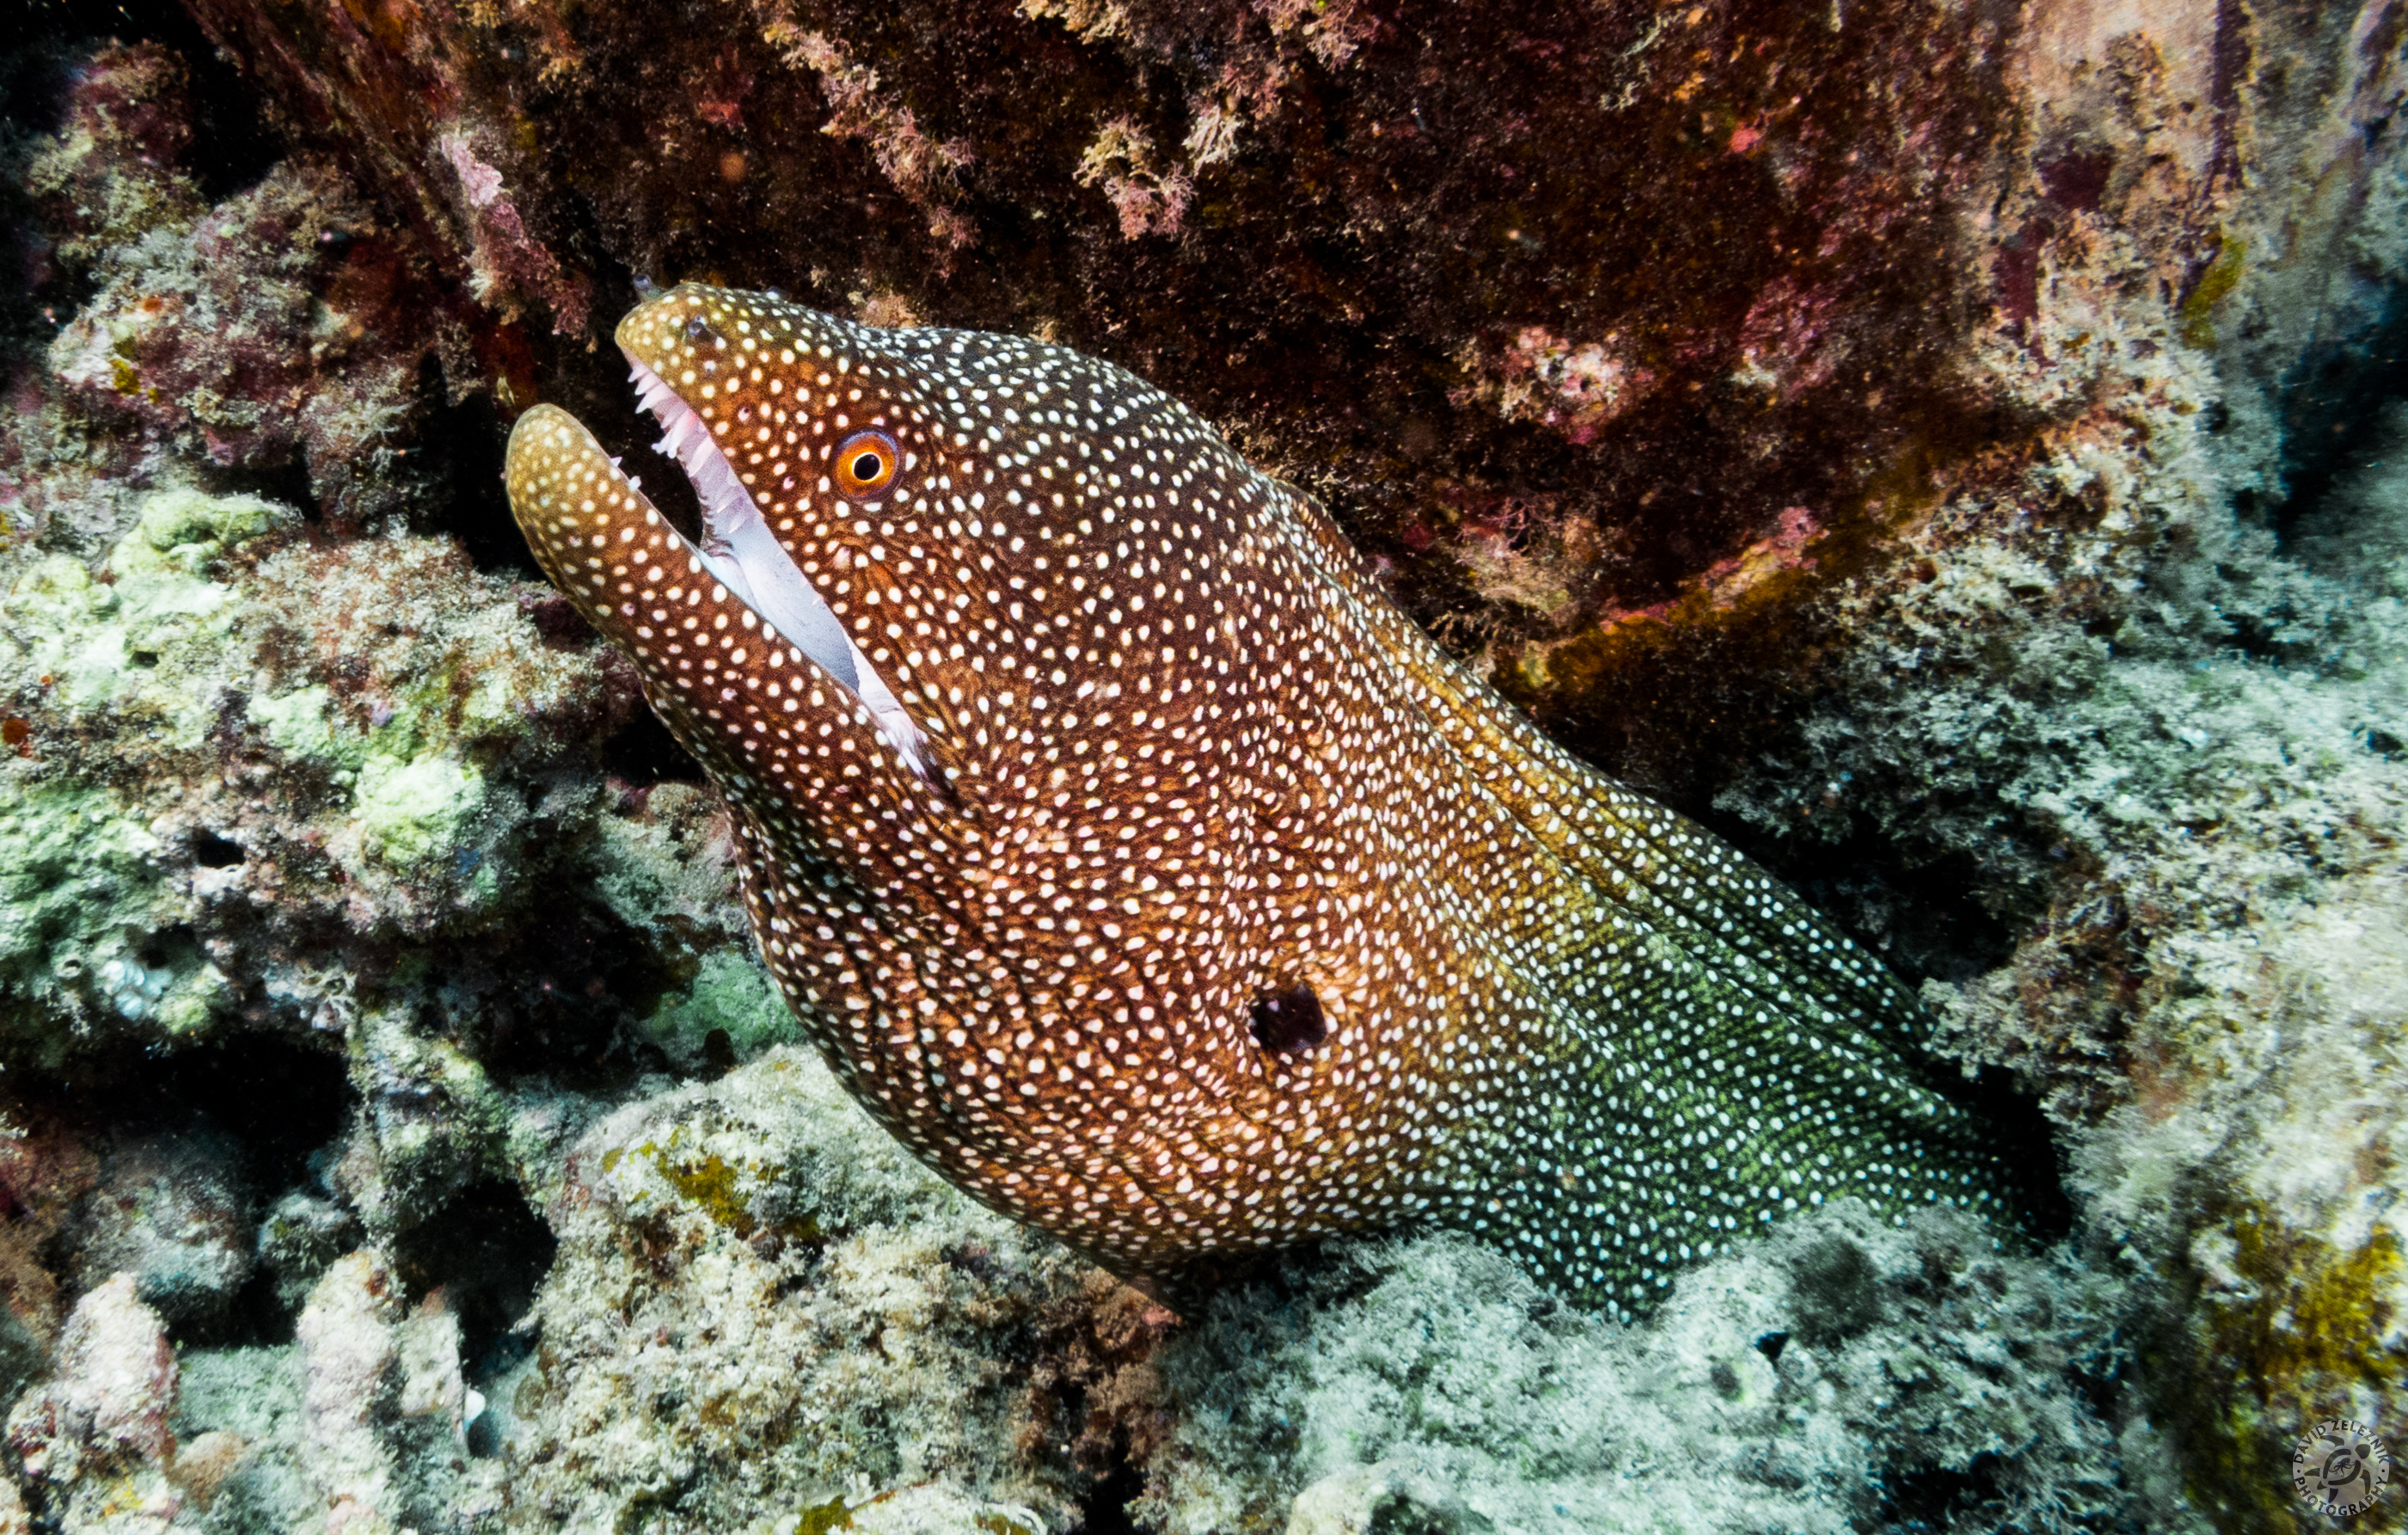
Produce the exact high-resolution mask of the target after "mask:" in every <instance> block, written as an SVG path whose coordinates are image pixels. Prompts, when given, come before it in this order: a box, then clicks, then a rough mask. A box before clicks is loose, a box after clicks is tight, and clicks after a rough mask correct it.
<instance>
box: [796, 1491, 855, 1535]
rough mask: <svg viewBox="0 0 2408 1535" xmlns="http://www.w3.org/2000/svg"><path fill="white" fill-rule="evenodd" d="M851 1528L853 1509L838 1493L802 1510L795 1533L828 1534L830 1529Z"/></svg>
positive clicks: (804, 1534) (809, 1534)
mask: <svg viewBox="0 0 2408 1535" xmlns="http://www.w3.org/2000/svg"><path fill="white" fill-rule="evenodd" d="M851 1528H853V1510H852V1509H851V1508H850V1507H848V1506H847V1505H846V1503H845V1500H844V1495H843V1494H841V1493H839V1494H838V1495H837V1496H836V1497H834V1498H831V1499H828V1500H827V1501H826V1502H824V1503H814V1504H812V1505H811V1506H810V1507H809V1508H807V1509H805V1510H803V1512H802V1516H801V1519H800V1522H798V1523H797V1524H796V1526H795V1535H828V1531H829V1530H832V1529H851Z"/></svg>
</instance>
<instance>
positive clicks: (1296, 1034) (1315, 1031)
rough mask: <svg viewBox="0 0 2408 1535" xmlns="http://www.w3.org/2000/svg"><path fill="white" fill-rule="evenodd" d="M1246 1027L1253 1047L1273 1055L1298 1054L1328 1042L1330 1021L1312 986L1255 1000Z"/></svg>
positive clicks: (1294, 988) (1296, 987) (1295, 987)
mask: <svg viewBox="0 0 2408 1535" xmlns="http://www.w3.org/2000/svg"><path fill="white" fill-rule="evenodd" d="M1248 1027H1249V1031H1250V1032H1252V1033H1253V1035H1254V1043H1256V1044H1258V1045H1261V1046H1262V1047H1263V1048H1264V1049H1265V1050H1268V1051H1269V1052H1270V1053H1271V1054H1274V1055H1294V1054H1300V1053H1302V1052H1304V1051H1307V1050H1310V1049H1312V1047H1313V1046H1314V1045H1317V1044H1319V1043H1320V1042H1321V1041H1322V1040H1326V1039H1327V1038H1329V1018H1328V1016H1327V1015H1326V1013H1324V1012H1323V1011H1321V998H1320V997H1315V996H1314V995H1313V994H1312V987H1311V986H1301V985H1299V986H1293V987H1290V988H1289V989H1288V990H1286V991H1283V992H1274V993H1272V994H1271V995H1270V996H1269V997H1257V998H1256V999H1255V1001H1254V1020H1253V1022H1252V1023H1251V1024H1250V1025H1249V1026H1248Z"/></svg>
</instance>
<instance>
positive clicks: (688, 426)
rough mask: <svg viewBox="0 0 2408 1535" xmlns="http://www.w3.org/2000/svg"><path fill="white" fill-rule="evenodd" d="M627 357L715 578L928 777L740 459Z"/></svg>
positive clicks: (885, 692) (898, 717)
mask: <svg viewBox="0 0 2408 1535" xmlns="http://www.w3.org/2000/svg"><path fill="white" fill-rule="evenodd" d="M621 350H622V351H626V349H625V348H624V347H623V348H621ZM626 356H627V362H628V365H629V366H630V368H631V369H632V371H630V372H629V373H628V375H627V379H628V381H629V382H630V383H633V384H634V385H635V386H636V391H637V394H636V404H637V406H638V408H639V409H643V410H645V411H647V412H649V413H650V414H651V415H652V419H653V420H655V421H657V422H658V423H660V425H661V439H660V441H659V442H657V443H655V444H654V445H653V446H654V447H655V448H656V449H657V450H658V451H659V452H663V453H666V454H667V455H668V456H669V457H671V458H673V459H675V460H676V461H677V465H678V467H680V468H681V469H683V470H684V471H685V477H686V479H687V481H689V482H691V483H692V484H693V486H694V493H695V498H696V499H697V500H699V501H700V502H701V503H702V524H703V539H702V545H701V547H700V548H699V549H697V550H695V553H696V554H697V555H698V556H699V557H700V558H701V560H702V562H703V564H704V566H705V567H707V568H709V570H710V574H711V576H712V578H713V579H715V580H716V581H718V582H719V583H720V584H721V585H723V586H724V587H726V588H727V589H728V590H729V591H730V592H732V593H734V594H735V595H736V596H737V598H738V600H739V601H741V602H742V603H743V604H744V605H745V606H746V607H747V608H750V609H752V610H753V614H754V616H756V617H758V618H759V619H760V620H761V622H762V623H763V624H767V625H768V626H769V627H770V628H772V629H773V630H775V631H776V632H777V633H778V634H779V635H781V637H783V638H785V640H786V642H787V643H788V644H790V645H792V646H794V647H795V648H796V650H799V651H801V652H802V653H804V654H806V655H808V656H810V658H811V659H812V660H814V661H816V662H818V663H819V664H820V667H821V668H822V669H824V671H826V672H827V673H828V675H829V676H831V677H833V678H835V679H836V680H837V681H839V682H841V683H843V684H844V685H845V686H846V687H847V688H849V689H851V690H852V691H853V694H854V696H857V697H859V698H860V699H861V701H862V703H863V704H865V705H866V706H867V708H868V710H869V712H870V715H871V717H872V718H874V719H876V720H877V722H878V727H879V730H880V731H881V732H882V734H883V735H884V736H885V737H886V739H887V740H888V741H890V742H891V743H893V745H894V747H895V750H896V752H898V753H901V754H902V757H903V760H904V762H905V763H906V764H908V765H909V766H910V768H911V770H912V771H913V772H914V773H917V774H918V775H919V776H920V777H921V778H922V779H923V780H925V779H927V777H928V764H927V753H926V747H927V739H926V738H925V736H923V735H922V734H921V732H920V727H919V726H918V725H917V724H913V723H912V720H911V717H910V715H909V714H907V713H905V712H904V710H903V705H902V703H901V702H900V701H899V700H897V699H896V696H895V694H894V692H893V690H891V689H890V688H888V687H887V685H886V681H885V679H883V678H882V677H880V676H879V675H878V672H877V670H876V669H875V668H874V667H871V666H870V664H869V658H868V657H867V656H866V655H864V654H863V653H861V647H860V646H859V645H856V644H854V643H853V637H852V635H850V634H849V633H847V632H846V630H845V627H844V625H843V624H842V623H841V622H839V620H838V618H837V616H836V614H835V613H834V612H833V611H831V610H829V608H828V605H827V601H826V599H825V598H824V597H822V596H821V595H819V593H818V592H817V591H815V590H813V589H812V586H811V583H810V581H808V580H806V579H805V578H804V576H803V573H802V571H801V570H799V569H798V568H796V565H795V561H794V556H792V555H791V554H789V553H787V552H786V550H785V547H784V546H783V545H781V544H780V543H779V542H778V540H777V537H776V536H775V535H774V534H772V533H771V532H770V531H769V524H768V523H767V521H765V520H764V519H763V518H762V516H761V509H760V506H759V505H758V504H757V503H756V502H754V501H753V493H752V492H751V491H748V490H746V489H745V488H744V482H743V481H742V480H740V479H738V476H737V473H736V466H734V465H732V464H730V463H728V462H727V455H726V454H725V453H724V452H720V449H719V444H718V442H717V441H716V440H715V439H714V438H712V437H711V435H710V427H708V426H706V425H705V424H703V421H702V418H701V417H700V416H699V415H697V414H695V410H694V409H693V408H692V407H691V406H689V405H687V404H686V403H685V401H684V400H682V399H681V398H679V396H678V393H677V391H675V390H674V389H671V388H670V387H669V386H668V384H667V381H665V380H663V379H662V378H661V376H660V375H659V374H657V373H654V372H653V371H652V369H651V368H649V367H647V366H644V363H643V361H642V359H640V358H638V356H636V354H635V353H634V352H633V351H627V352H626Z"/></svg>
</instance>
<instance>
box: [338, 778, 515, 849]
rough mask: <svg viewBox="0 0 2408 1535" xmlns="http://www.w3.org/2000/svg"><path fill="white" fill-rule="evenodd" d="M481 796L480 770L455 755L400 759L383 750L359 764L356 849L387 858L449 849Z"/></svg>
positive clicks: (474, 817) (480, 805)
mask: <svg viewBox="0 0 2408 1535" xmlns="http://www.w3.org/2000/svg"><path fill="white" fill-rule="evenodd" d="M484 799H485V779H484V775H483V774H482V773H480V772H479V771H478V770H477V768H475V767H473V766H471V765H470V764H467V763H465V762H462V761H460V760H459V759H458V758H456V757H452V756H450V755H443V754H429V755H426V756H421V757H413V758H411V759H409V761H406V762H405V761H402V760H399V759H397V758H394V757H390V756H385V755H382V754H379V755H375V756H371V757H369V758H367V759H366V761H365V762H364V763H363V764H362V765H361V767H360V774H359V783H358V787H357V792H356V796H355V797H354V798H353V801H352V822H353V824H354V825H357V826H358V827H359V829H360V842H361V849H362V851H363V852H364V853H366V854H367V855H369V856H370V857H375V858H380V859H382V860H383V861H385V862H387V863H391V864H409V863H414V862H416V861H418V860H420V859H423V858H425V857H427V856H428V855H430V854H437V853H445V854H449V853H451V852H452V851H453V850H454V849H455V848H456V847H457V845H458V844H459V842H460V840H461V838H462V836H463V834H464V833H465V832H466V830H467V829H468V828H469V827H470V826H471V825H474V823H475V822H476V820H477V818H478V815H479V812H480V811H481V810H482V809H483V806H484Z"/></svg>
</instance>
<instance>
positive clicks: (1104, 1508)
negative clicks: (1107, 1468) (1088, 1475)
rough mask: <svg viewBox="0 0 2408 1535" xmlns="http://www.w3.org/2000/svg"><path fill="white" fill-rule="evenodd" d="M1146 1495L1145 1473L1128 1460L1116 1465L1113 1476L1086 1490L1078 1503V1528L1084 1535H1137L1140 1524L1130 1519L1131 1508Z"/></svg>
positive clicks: (1112, 1471)
mask: <svg viewBox="0 0 2408 1535" xmlns="http://www.w3.org/2000/svg"><path fill="white" fill-rule="evenodd" d="M1144 1492H1145V1473H1144V1472H1143V1471H1141V1470H1139V1469H1138V1468H1137V1467H1136V1466H1134V1465H1132V1464H1131V1463H1129V1462H1128V1461H1125V1460H1124V1461H1122V1462H1121V1463H1120V1464H1118V1465H1116V1466H1114V1467H1113V1468H1112V1470H1111V1474H1110V1475H1108V1476H1106V1477H1105V1478H1104V1479H1103V1480H1102V1481H1100V1482H1098V1483H1097V1484H1096V1485H1094V1486H1092V1487H1090V1488H1088V1489H1087V1496H1086V1497H1084V1498H1082V1499H1080V1500H1079V1519H1078V1528H1079V1529H1080V1531H1081V1532H1082V1535H1138V1529H1137V1522H1136V1521H1135V1520H1134V1519H1132V1518H1130V1517H1129V1507H1128V1506H1129V1505H1130V1504H1131V1503H1133V1502H1135V1501H1136V1500H1137V1499H1139V1498H1140V1497H1141V1496H1143V1495H1144Z"/></svg>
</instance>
